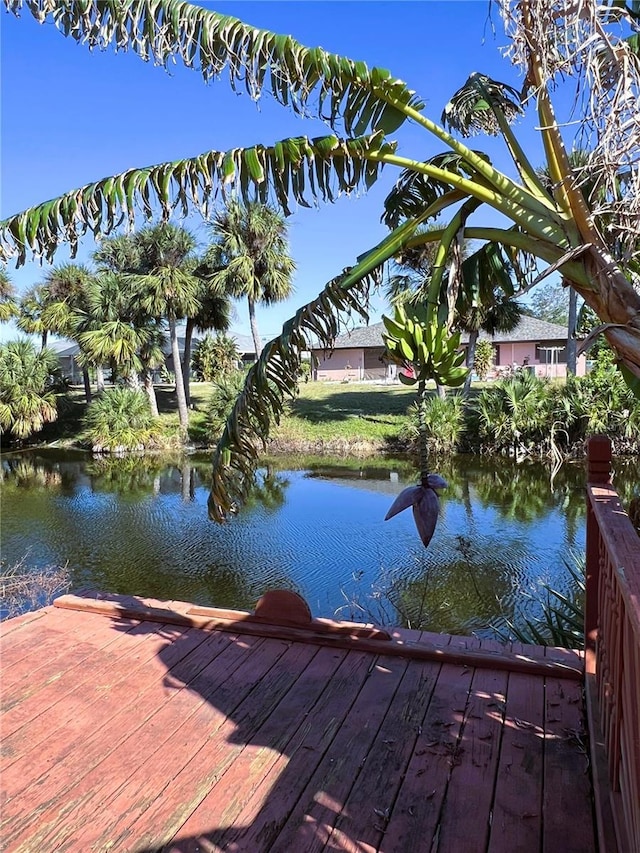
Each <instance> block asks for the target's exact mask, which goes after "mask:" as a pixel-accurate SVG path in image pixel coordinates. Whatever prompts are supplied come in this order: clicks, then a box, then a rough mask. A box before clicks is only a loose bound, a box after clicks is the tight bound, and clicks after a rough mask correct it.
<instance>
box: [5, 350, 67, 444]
mask: <svg viewBox="0 0 640 853" xmlns="http://www.w3.org/2000/svg"><path fill="white" fill-rule="evenodd" d="M59 382H60V376H59V371H58V358H57V356H56V354H55V353H54V352H52V351H51V350H48V349H43V350H41V351H40V352H36V349H35V347H34V346H33V344H32V343H31V341H26V340H20V341H11V342H9V343H7V344H4V345H2V346H0V432H2V433H5V432H7V433H10V434H11V435H12V436H13V437H14V438H17V439H19V440H24V439H25V438H29V437H30V436H31V435H33V434H34V433H37V432H40V430H41V429H42V427H43V426H44V425H45V424H46V423H51V422H52V421H55V419H56V418H57V416H58V411H57V398H56V389H57V388H58V387H59Z"/></svg>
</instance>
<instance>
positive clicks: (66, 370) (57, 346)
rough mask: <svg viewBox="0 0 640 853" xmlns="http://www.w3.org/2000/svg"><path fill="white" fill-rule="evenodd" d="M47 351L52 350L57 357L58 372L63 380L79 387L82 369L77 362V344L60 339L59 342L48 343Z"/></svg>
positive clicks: (78, 350)
mask: <svg viewBox="0 0 640 853" xmlns="http://www.w3.org/2000/svg"><path fill="white" fill-rule="evenodd" d="M47 349H50V350H53V352H54V353H55V354H56V355H57V356H58V361H59V363H60V372H61V373H62V375H63V376H64V378H65V379H68V380H69V381H70V382H71V384H72V385H79V384H80V383H81V382H82V368H81V367H80V365H79V364H78V361H77V356H78V353H79V352H80V349H79V347H78V344H77V343H76V342H75V341H67V340H65V339H64V338H61V339H60V340H53V341H49V343H48V344H47Z"/></svg>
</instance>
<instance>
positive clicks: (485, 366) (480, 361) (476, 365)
mask: <svg viewBox="0 0 640 853" xmlns="http://www.w3.org/2000/svg"><path fill="white" fill-rule="evenodd" d="M493 358H494V353H493V345H492V344H491V341H489V340H487V338H480V340H479V341H478V343H477V344H476V351H475V353H474V356H473V369H474V372H475V373H476V375H477V376H478V378H479V379H482V380H484V379H486V378H487V374H488V373H489V371H490V370H491V368H492V367H493Z"/></svg>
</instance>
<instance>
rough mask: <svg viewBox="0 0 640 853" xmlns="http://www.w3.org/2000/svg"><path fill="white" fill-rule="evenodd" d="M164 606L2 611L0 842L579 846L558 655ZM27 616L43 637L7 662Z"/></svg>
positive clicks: (578, 756)
mask: <svg viewBox="0 0 640 853" xmlns="http://www.w3.org/2000/svg"><path fill="white" fill-rule="evenodd" d="M178 606H179V607H180V608H182V611H184V607H185V606H184V605H182V604H179V605H178ZM157 609H158V612H157V613H156V614H154V617H155V618H157V617H158V616H160V618H161V616H162V613H163V611H162V607H161V606H160V607H159V608H157ZM50 617H51V623H50V624H51V627H50V628H47V624H48V620H49V619H50ZM67 619H68V620H69V622H68V624H69V631H68V633H67V632H66V631H65V628H64V626H65V623H66V620H67ZM171 621H172V620H167V623H165V624H162V623H161V622H157V623H154V622H150V621H140V620H138V619H136V618H134V617H132V618H125V617H124V616H123V615H122V614H121V615H120V616H119V617H118V618H116V619H112V618H107V617H105V616H102V615H98V614H91V613H86V612H80V611H77V612H76V611H70V610H59V611H57V610H51V609H47V610H45V611H42V615H40V616H39V617H38V618H36V619H33V620H26V619H23V620H20V621H19V622H18V623H17V624H16V626H15V627H14V628H13V629H11V628H9V629H6V630H4V631H3V632H2V634H3V639H2V648H3V650H4V649H6V650H8V653H11V650H12V649H13V660H12V662H11V672H12V676H11V679H12V680H11V682H10V686H9V688H8V689H5V690H4V695H3V701H4V702H5V703H6V707H8V708H9V710H8V711H7V713H6V714H5V715H4V720H3V734H4V733H5V726H4V722H7V723H8V724H9V730H8V734H7V736H6V738H5V747H6V753H5V757H4V759H3V770H4V772H3V773H2V779H1V785H2V797H3V804H2V824H1V826H0V831H1V834H2V844H3V851H6V853H33V851H35V850H38V851H41V850H42V851H48V850H51V851H53V850H55V851H60V853H90V851H103V853H106V851H109V853H112V851H121V853H150V851H152V850H154V851H155V850H159V849H161V848H162V849H163V850H165V851H166V853H168V851H171V853H196V851H198V853H203V851H216V852H217V853H218V851H223V850H232V851H234V853H271V851H273V853H278V851H281V853H290V851H296V853H297V851H304V853H312V851H321V850H322V851H325V852H327V851H333V853H338V851H339V853H373V851H380V853H409V851H411V853H413V851H416V853H422V851H424V853H436V851H437V853H446V851H451V853H458V851H464V853H468V851H470V852H471V851H478V853H485V851H490V853H514V852H515V853H518V851H520V853H528V851H529V850H531V851H535V853H552V851H556V850H560V849H561V850H562V851H563V853H564V851H565V850H566V851H574V850H575V851H577V850H580V851H581V853H583V851H584V853H589V852H590V851H592V850H594V833H593V826H592V816H591V798H590V795H591V790H590V784H591V783H590V776H589V774H588V772H587V764H586V756H585V754H584V751H583V748H582V746H581V743H580V737H581V731H582V725H583V721H582V715H583V706H582V696H581V685H580V683H579V682H578V681H576V680H570V678H565V677H564V674H565V673H564V672H560V671H559V670H556V671H555V674H551V675H550V674H536V673H531V672H529V673H527V674H519V673H516V672H510V671H507V670H505V669H500V670H496V669H494V668H492V666H491V663H490V662H489V661H487V660H485V662H484V663H483V664H480V665H478V664H477V662H478V660H479V658H478V656H475V657H474V658H473V661H474V662H473V664H472V665H469V666H463V665H460V664H459V663H452V662H447V659H446V656H445V657H444V658H443V660H442V661H440V660H438V661H435V662H434V661H427V660H417V659H414V660H409V659H408V658H407V657H398V656H392V655H385V653H384V648H385V644H384V642H383V641H380V646H379V648H380V651H379V653H377V654H376V653H375V651H374V652H372V651H370V650H366V651H365V650H362V649H358V646H357V643H356V644H355V645H354V647H353V648H350V649H348V648H344V649H338V648H335V647H333V646H331V645H329V644H328V643H326V642H323V640H322V638H319V639H318V641H317V642H315V641H312V640H309V639H307V640H306V641H305V642H297V641H292V640H291V639H275V638H274V637H270V636H264V637H260V636H249V635H246V634H243V633H242V625H241V624H239V625H238V626H237V631H236V632H235V633H233V632H232V631H225V632H222V631H220V630H202V629H200V628H198V627H188V626H187V625H181V626H176V625H175V624H174V625H171V624H170V622H171ZM9 624H10V623H9ZM400 634H401V636H400ZM38 635H40V636H41V637H42V638H49V640H51V639H55V644H54V645H55V651H52V649H53V648H54V646H52V645H51V643H49V644H48V645H47V646H46V648H48V649H49V650H50V651H51V655H50V657H49V658H47V659H45V660H44V661H41V662H40V663H41V665H40V666H38V668H37V669H32V670H30V671H27V669H26V667H27V665H28V664H30V663H32V662H33V661H34V660H35V659H36V655H35V651H36V649H37V647H38V645H37V641H36V640H35V638H36V637H37V636H38ZM398 637H399V638H400V639H401V640H402V641H403V642H406V643H407V647H408V649H409V651H410V648H411V647H412V646H413V645H414V644H415V643H417V642H419V641H420V637H419V635H417V634H416V633H415V632H398ZM426 639H427V640H430V641H437V644H438V646H440V647H441V648H442V649H443V650H446V649H447V648H451V649H452V650H459V649H468V650H477V649H481V650H483V651H487V652H491V651H497V650H498V649H499V646H498V645H497V644H495V643H490V642H488V641H482V642H481V641H478V640H477V639H474V638H463V637H446V636H442V637H433V636H430V637H427V638H426ZM511 651H513V652H514V653H516V654H517V653H519V652H521V653H522V654H523V655H524V656H526V657H528V658H531V659H536V658H537V659H542V660H544V659H545V655H546V658H550V657H552V656H554V657H556V658H559V659H560V660H561V661H565V662H567V661H569V662H571V663H572V664H575V661H576V655H575V653H572V652H563V651H554V652H548V651H547V652H545V651H544V650H541V649H536V648H533V647H529V646H525V647H517V646H514V647H513V649H512V650H511ZM21 660H22V661H23V662H24V667H25V669H24V671H22V672H21V669H20V661H21ZM29 676H31V683H30V684H29V689H28V690H26V691H25V684H26V683H27V682H28V677H29Z"/></svg>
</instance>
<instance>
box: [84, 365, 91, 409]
mask: <svg viewBox="0 0 640 853" xmlns="http://www.w3.org/2000/svg"><path fill="white" fill-rule="evenodd" d="M82 381H83V382H84V397H85V400H86V401H87V403H90V402H91V379H90V378H89V368H88V367H83V368H82Z"/></svg>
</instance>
